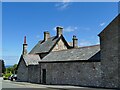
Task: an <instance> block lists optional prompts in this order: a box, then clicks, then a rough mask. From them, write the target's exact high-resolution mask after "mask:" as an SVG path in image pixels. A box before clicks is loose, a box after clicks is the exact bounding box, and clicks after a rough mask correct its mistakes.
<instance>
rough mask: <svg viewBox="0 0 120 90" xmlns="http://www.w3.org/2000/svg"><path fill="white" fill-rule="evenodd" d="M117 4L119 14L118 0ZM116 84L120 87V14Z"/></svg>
mask: <svg viewBox="0 0 120 90" xmlns="http://www.w3.org/2000/svg"><path fill="white" fill-rule="evenodd" d="M118 4H119V14H120V2H119V3H118ZM118 42H119V43H118V59H119V61H118V77H119V79H118V86H119V88H120V15H119V18H118Z"/></svg>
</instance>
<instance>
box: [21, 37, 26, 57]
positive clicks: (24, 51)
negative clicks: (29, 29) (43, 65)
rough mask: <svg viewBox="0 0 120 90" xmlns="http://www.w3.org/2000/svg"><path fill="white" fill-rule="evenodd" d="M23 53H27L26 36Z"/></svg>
mask: <svg viewBox="0 0 120 90" xmlns="http://www.w3.org/2000/svg"><path fill="white" fill-rule="evenodd" d="M22 54H23V55H25V54H27V44H26V36H25V37H24V44H23V52H22Z"/></svg>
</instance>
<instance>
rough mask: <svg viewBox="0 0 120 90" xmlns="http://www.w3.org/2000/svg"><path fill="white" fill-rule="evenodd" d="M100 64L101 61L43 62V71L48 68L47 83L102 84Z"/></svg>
mask: <svg viewBox="0 0 120 90" xmlns="http://www.w3.org/2000/svg"><path fill="white" fill-rule="evenodd" d="M100 65H101V64H100V62H59V63H41V71H42V69H46V84H68V85H69V84H70V85H80V86H100V83H101V69H100ZM41 76H42V72H41ZM41 83H42V82H41Z"/></svg>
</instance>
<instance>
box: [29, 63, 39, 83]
mask: <svg viewBox="0 0 120 90" xmlns="http://www.w3.org/2000/svg"><path fill="white" fill-rule="evenodd" d="M28 73H29V74H28V78H29V79H28V81H29V82H32V83H40V67H39V65H29V66H28Z"/></svg>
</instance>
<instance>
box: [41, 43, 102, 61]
mask: <svg viewBox="0 0 120 90" xmlns="http://www.w3.org/2000/svg"><path fill="white" fill-rule="evenodd" d="M76 60H77V61H78V60H80V61H82V60H83V61H100V45H94V46H87V47H80V48H75V49H68V50H61V51H54V52H51V53H49V54H48V55H47V56H46V57H44V58H43V59H42V61H40V62H51V61H76Z"/></svg>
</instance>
